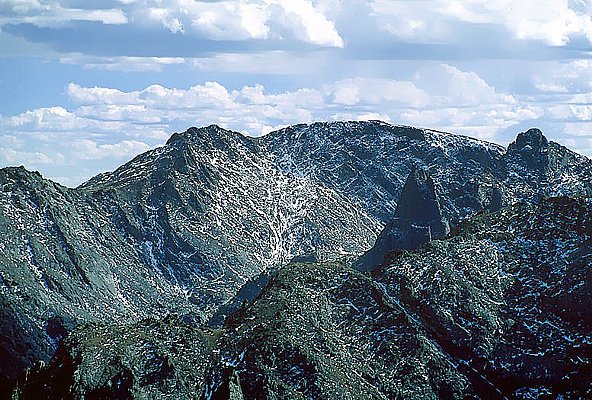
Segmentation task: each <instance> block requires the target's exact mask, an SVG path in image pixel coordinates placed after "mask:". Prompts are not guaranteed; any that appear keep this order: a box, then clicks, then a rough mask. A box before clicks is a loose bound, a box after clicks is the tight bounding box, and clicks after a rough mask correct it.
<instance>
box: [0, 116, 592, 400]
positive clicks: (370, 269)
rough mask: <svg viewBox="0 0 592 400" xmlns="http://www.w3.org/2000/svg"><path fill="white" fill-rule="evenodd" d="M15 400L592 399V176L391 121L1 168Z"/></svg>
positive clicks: (585, 167)
mask: <svg viewBox="0 0 592 400" xmlns="http://www.w3.org/2000/svg"><path fill="white" fill-rule="evenodd" d="M0 238H1V240H0V302H1V307H0V394H1V397H2V398H7V399H10V398H11V399H71V398H72V399H110V398H122V399H465V398H481V399H497V398H500V399H502V398H508V399H514V398H516V399H586V398H592V379H591V377H592V314H591V313H590V310H592V160H590V159H588V158H586V157H584V156H582V155H579V154H577V153H575V152H572V151H570V150H569V149H567V148H565V147H563V146H561V145H559V144H557V143H554V142H550V141H548V140H547V139H546V138H545V136H544V135H543V133H542V132H541V131H540V130H538V129H530V130H528V131H526V132H521V133H519V134H518V135H517V137H516V139H515V141H514V142H512V143H511V144H510V145H509V146H508V147H507V148H504V147H502V146H499V145H497V144H492V143H487V142H484V141H480V140H477V139H472V138H469V137H464V136H459V135H454V134H449V133H444V132H439V131H434V130H429V129H418V128H412V127H406V126H394V125H390V124H387V123H384V122H380V121H368V122H330V123H313V124H308V125H305V124H302V125H295V126H291V127H288V128H285V129H281V130H279V131H275V132H272V133H270V134H268V135H266V136H264V137H261V138H250V137H246V136H243V135H242V134H240V133H237V132H232V131H228V130H225V129H222V128H220V127H218V126H215V125H212V126H208V127H203V128H190V129H188V130H187V131H186V132H183V133H175V134H173V135H172V137H171V138H170V139H169V140H168V142H167V143H166V144H165V145H164V146H162V147H160V148H157V149H154V150H151V151H148V152H146V153H144V154H141V155H139V156H137V157H136V158H134V159H133V160H132V161H130V162H128V163H127V164H125V165H123V166H121V167H119V168H118V169H117V170H115V171H114V172H110V173H105V174H101V175H98V176H96V177H94V178H92V179H90V180H89V181H87V182H85V183H84V184H82V185H81V186H79V187H77V188H74V189H70V188H66V187H64V186H61V185H59V184H57V183H54V182H52V181H49V180H46V179H44V178H43V177H42V176H41V175H40V174H39V173H37V172H30V171H28V170H26V169H24V168H22V167H9V168H4V169H1V170H0Z"/></svg>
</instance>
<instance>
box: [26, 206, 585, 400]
mask: <svg viewBox="0 0 592 400" xmlns="http://www.w3.org/2000/svg"><path fill="white" fill-rule="evenodd" d="M591 265H592V202H591V201H590V199H570V198H567V197H561V198H550V199H545V200H542V201H541V202H540V203H539V204H526V203H520V204H516V205H513V206H509V207H506V208H503V209H501V210H499V211H497V212H494V213H491V212H486V213H483V214H480V215H478V216H475V217H472V218H470V219H468V220H466V221H464V222H463V223H462V224H461V225H460V226H459V227H457V228H456V229H454V230H453V231H452V233H451V234H450V235H449V236H448V237H447V238H446V239H444V240H434V241H432V242H430V243H428V244H427V245H425V246H424V247H422V248H421V249H418V250H414V251H404V252H395V253H393V254H392V256H391V259H390V261H388V262H387V263H386V265H384V266H383V267H382V268H380V269H377V270H375V271H374V272H373V273H372V275H368V274H364V273H361V272H358V271H355V270H353V269H351V268H349V267H348V266H347V265H346V263H343V262H325V263H292V264H289V265H287V266H285V267H282V268H280V269H277V270H274V271H273V272H271V273H270V277H269V281H268V283H267V284H266V285H265V287H264V288H263V290H262V292H261V293H260V294H259V295H258V296H257V297H256V298H255V299H254V300H253V301H252V302H249V303H245V304H244V305H243V307H242V308H241V309H240V310H239V311H238V312H236V313H235V314H233V315H231V316H230V317H229V318H227V320H226V322H225V325H224V327H223V328H222V329H220V330H216V331H212V330H205V331H204V330H203V329H198V328H191V327H187V326H186V325H185V324H184V323H183V321H180V320H176V319H167V320H165V321H164V322H160V323H157V322H153V321H144V322H142V323H141V324H139V326H136V327H125V328H120V327H119V326H116V327H114V328H105V327H103V326H89V327H84V328H78V329H77V330H76V331H75V333H74V334H72V335H71V336H69V338H68V339H67V340H66V341H65V342H64V343H63V345H62V346H61V348H60V350H59V351H58V355H57V356H56V358H55V359H54V360H53V361H52V363H51V364H50V365H49V366H47V367H43V368H40V369H38V370H36V371H33V372H32V373H31V374H30V375H29V376H28V378H27V379H28V380H27V381H26V382H23V384H22V386H21V393H23V394H26V393H27V390H29V391H31V390H33V389H34V388H38V387H44V388H46V389H45V391H43V393H52V396H49V397H43V396H42V397H38V398H68V397H69V396H72V395H76V396H77V398H81V396H86V397H85V398H91V397H92V396H91V395H92V394H94V393H99V392H100V393H103V394H105V395H106V396H107V397H113V396H114V395H116V394H118V393H124V394H125V395H129V396H130V397H131V396H133V398H142V396H145V397H151V398H153V397H155V396H161V397H166V396H167V393H169V392H167V390H168V389H167V388H170V387H173V386H174V387H176V388H178V391H177V392H175V393H176V394H177V398H198V397H199V398H201V399H228V398H231V399H253V398H257V399H280V398H282V399H283V398H290V399H304V398H314V399H316V398H327V399H385V398H406V399H408V398H409V399H426V398H428V399H437V398H440V399H465V398H482V399H498V398H499V399H501V398H515V399H541V398H549V399H556V398H563V399H582V398H590V396H592V383H591V381H590V379H589V377H590V373H591V372H592V370H591V366H592V333H591V332H592V329H591V327H592V326H591V324H592V319H591V318H590V315H589V312H588V311H589V309H590V307H591V306H592V297H591V296H590V293H592V271H591V269H590V266H591ZM148 327H149V329H148ZM123 332H127V333H124V334H122V333H123ZM152 332H154V333H152ZM183 338H184V339H185V340H183ZM177 341H180V343H178V344H175V343H176V342H177ZM213 342H215V344H212V343H213ZM146 343H149V344H150V345H147V344H146ZM188 345H189V347H188ZM175 348H176V349H177V351H174V349H175ZM188 365H195V368H193V369H191V370H190V372H188V371H187V366H188ZM64 366H66V367H64ZM60 374H63V375H62V376H60ZM147 377H150V378H147ZM182 377H185V378H184V380H183V379H182ZM188 384H189V385H192V386H188ZM175 385H176V386H175ZM188 387H192V388H193V389H194V391H188V390H187V388H188ZM122 391H123V392H122ZM21 398H33V397H28V396H26V395H23V396H22V397H21Z"/></svg>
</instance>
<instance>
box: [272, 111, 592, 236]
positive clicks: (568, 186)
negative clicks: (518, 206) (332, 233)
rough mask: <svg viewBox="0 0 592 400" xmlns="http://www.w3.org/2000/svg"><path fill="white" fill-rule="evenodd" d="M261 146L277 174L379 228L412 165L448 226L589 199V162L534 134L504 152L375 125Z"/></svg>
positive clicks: (293, 133)
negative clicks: (304, 183)
mask: <svg viewBox="0 0 592 400" xmlns="http://www.w3.org/2000/svg"><path fill="white" fill-rule="evenodd" d="M262 141H263V142H264V144H265V145H266V146H267V147H268V149H269V151H270V152H272V153H274V154H275V155H276V163H277V164H278V166H279V167H280V168H281V169H282V170H284V171H288V172H290V173H292V174H294V175H297V176H306V177H310V178H311V179H315V180H318V181H320V182H323V183H324V184H325V185H327V186H328V187H331V188H335V189H336V190H339V191H341V192H343V193H345V194H346V195H347V196H348V197H350V198H352V199H353V200H354V201H356V202H358V203H359V204H362V205H363V207H364V208H365V209H367V210H369V212H370V213H371V215H373V216H375V217H376V218H378V219H379V220H381V221H382V222H383V223H386V222H388V221H389V220H390V219H391V218H392V216H393V214H394V213H395V211H396V206H397V200H398V198H399V196H400V194H401V190H402V188H403V185H404V183H405V178H406V177H407V175H408V174H409V171H410V170H411V168H412V167H413V166H414V165H415V166H417V167H421V168H424V169H426V170H427V171H428V172H429V174H430V175H431V177H432V178H433V179H434V181H435V182H436V183H437V185H438V187H437V190H438V192H439V193H440V195H441V196H442V207H443V212H444V216H445V217H446V218H447V219H448V220H449V221H450V222H451V223H452V224H453V225H454V224H456V223H457V222H458V221H459V220H461V219H462V218H465V217H467V216H470V215H472V214H474V213H475V212H476V211H478V210H495V209H499V208H500V207H502V206H503V205H509V204H513V203H515V202H517V201H521V200H527V201H533V200H535V201H536V200H537V199H538V198H540V197H541V196H560V195H570V196H576V195H579V196H583V195H592V162H591V161H590V160H589V159H588V158H586V157H584V156H581V155H578V154H576V153H574V152H572V151H570V150H568V149H566V148H565V147H563V146H561V145H559V144H557V143H554V142H548V141H547V139H546V138H545V137H544V136H543V135H542V133H541V132H540V130H538V129H531V130H529V131H527V132H522V133H520V134H518V136H517V139H516V141H515V142H513V143H512V144H511V145H510V146H509V147H508V149H507V151H506V149H504V148H503V147H502V146H499V145H496V144H492V143H487V142H484V141H481V140H477V139H473V138H468V137H464V136H459V135H453V134H449V133H444V132H438V131H433V130H429V129H418V128H413V127H406V126H393V125H390V124H387V123H384V122H380V121H369V122H330V123H314V124H311V125H295V126H291V127H288V128H285V129H282V130H279V131H276V132H272V133H270V134H269V135H267V136H265V137H264V138H263V139H262ZM535 159H536V160H537V161H536V162H535V161H534V160H535Z"/></svg>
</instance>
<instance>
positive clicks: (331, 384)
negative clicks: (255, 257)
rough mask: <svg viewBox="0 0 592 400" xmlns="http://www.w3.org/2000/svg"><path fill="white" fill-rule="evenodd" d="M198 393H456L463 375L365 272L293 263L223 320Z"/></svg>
mask: <svg viewBox="0 0 592 400" xmlns="http://www.w3.org/2000/svg"><path fill="white" fill-rule="evenodd" d="M219 346H220V351H219V357H220V358H219V360H218V362H217V363H216V364H215V365H214V367H213V370H212V372H211V374H210V376H209V377H208V381H207V387H206V391H205V393H204V396H203V398H206V399H209V398H228V397H227V396H228V394H229V393H230V391H231V390H233V391H234V392H240V393H241V394H242V396H244V398H245V399H254V398H257V399H286V398H290V399H385V398H463V397H464V396H465V395H466V394H468V393H470V392H469V385H468V381H467V379H466V378H465V377H464V376H463V375H462V374H461V373H460V372H459V371H457V370H456V368H455V367H454V365H453V364H452V363H451V362H450V361H449V359H448V356H447V355H446V354H445V353H444V352H442V350H441V349H440V348H439V347H438V346H437V345H434V343H432V342H431V341H430V340H429V339H428V337H427V331H426V330H425V329H424V328H423V327H421V326H418V325H417V324H416V323H415V321H414V320H413V319H412V318H410V316H409V315H408V314H407V313H406V311H405V310H404V309H402V308H401V307H399V306H398V305H397V304H396V303H393V302H390V301H389V300H388V299H386V298H385V297H384V296H383V295H382V294H381V292H380V289H379V287H377V285H376V284H375V283H374V282H372V280H371V279H369V277H367V276H365V275H363V274H361V273H359V272H355V271H353V270H351V269H349V268H347V267H345V266H343V265H340V264H292V265H289V266H288V267H285V268H283V269H281V270H280V271H278V272H277V273H275V274H274V276H273V277H272V278H271V280H270V283H269V285H267V287H266V288H265V290H264V291H263V293H262V294H261V295H260V296H259V297H258V298H257V299H256V301H255V302H254V303H253V305H251V306H250V307H248V308H247V309H245V310H244V311H243V312H242V313H238V314H236V315H234V316H233V318H232V319H231V320H230V321H229V322H228V324H227V331H226V334H225V335H224V336H223V337H222V338H221V340H220V343H219Z"/></svg>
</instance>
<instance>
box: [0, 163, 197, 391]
mask: <svg viewBox="0 0 592 400" xmlns="http://www.w3.org/2000/svg"><path fill="white" fill-rule="evenodd" d="M0 187H1V191H0V235H1V237H2V241H1V243H0V304H1V308H0V310H1V311H0V312H1V313H2V319H1V321H2V322H1V323H0V376H1V377H2V379H0V380H1V381H4V382H6V381H7V380H11V379H14V378H16V377H17V376H18V374H19V373H20V372H21V371H22V369H23V368H25V367H29V366H32V365H33V364H34V363H35V362H36V361H37V360H43V361H48V360H49V357H51V355H52V354H53V353H54V351H55V348H56V345H57V343H58V341H59V340H60V339H61V338H62V337H63V336H64V335H65V334H66V333H67V332H68V331H69V330H70V329H72V328H73V327H74V326H75V325H77V324H78V322H80V321H93V320H101V321H104V322H114V321H129V320H135V319H138V318H144V317H147V316H162V315H166V314H168V313H170V312H171V310H175V311H176V312H178V313H180V314H183V313H193V314H197V315H200V314H201V312H202V311H201V310H200V309H199V308H198V307H197V306H195V305H193V304H192V303H191V302H190V301H188V296H187V293H186V292H185V291H184V290H182V288H180V287H178V286H176V285H173V284H170V283H169V282H167V281H166V280H163V279H158V276H157V275H155V271H154V270H152V269H151V268H149V266H147V265H145V264H143V263H142V260H141V255H140V254H139V253H138V251H137V250H136V248H135V247H134V246H133V245H132V244H130V243H129V242H128V241H127V240H126V238H125V237H124V236H122V235H121V234H120V232H119V230H118V229H117V226H115V225H113V224H112V223H111V220H110V218H109V214H108V212H107V210H105V208H104V207H103V206H102V205H101V203H100V201H98V199H97V198H94V197H92V196H91V195H89V194H88V193H83V192H80V191H75V190H71V189H67V188H64V187H62V186H60V185H57V184H55V183H53V182H50V181H47V180H44V179H42V178H41V176H40V175H39V174H37V173H31V172H28V171H26V170H25V169H24V168H8V169H3V170H0Z"/></svg>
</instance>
